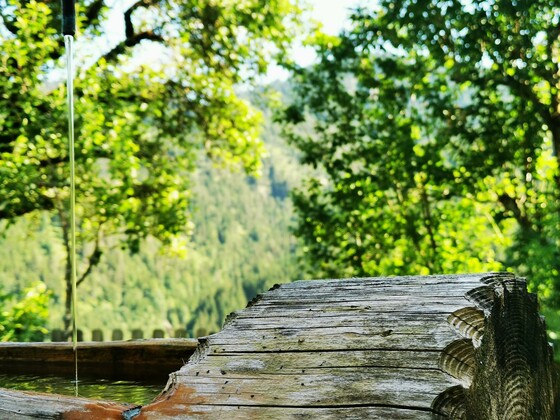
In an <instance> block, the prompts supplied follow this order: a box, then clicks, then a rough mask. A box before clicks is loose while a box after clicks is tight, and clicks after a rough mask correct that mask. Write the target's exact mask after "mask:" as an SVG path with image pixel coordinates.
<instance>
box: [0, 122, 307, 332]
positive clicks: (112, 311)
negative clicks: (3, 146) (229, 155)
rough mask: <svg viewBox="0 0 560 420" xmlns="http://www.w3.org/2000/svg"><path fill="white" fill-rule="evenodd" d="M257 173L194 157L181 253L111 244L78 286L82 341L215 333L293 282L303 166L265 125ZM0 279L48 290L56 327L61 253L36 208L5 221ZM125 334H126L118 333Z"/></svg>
mask: <svg viewBox="0 0 560 420" xmlns="http://www.w3.org/2000/svg"><path fill="white" fill-rule="evenodd" d="M263 137H264V141H265V144H266V150H267V155H266V157H265V159H264V165H263V168H262V175H261V176H260V177H248V176H246V175H244V174H243V173H240V172H238V173H232V172H230V171H229V170H226V169H221V168H219V167H215V166H214V165H212V163H210V162H209V161H208V160H206V159H204V158H200V162H199V164H198V165H197V167H198V169H197V171H196V172H195V174H194V177H193V179H192V186H193V197H192V202H191V206H190V207H191V211H192V217H193V226H194V227H193V236H192V241H191V242H190V243H188V245H187V252H186V255H185V256H184V257H178V256H173V255H169V254H165V253H164V252H162V250H161V248H160V245H159V243H158V242H157V241H156V240H154V239H149V240H147V241H145V242H144V243H142V245H141V247H140V251H139V252H138V253H137V254H135V255H132V254H131V253H130V252H129V251H128V250H121V249H119V248H118V247H115V248H113V249H111V250H110V251H108V252H106V253H105V254H103V256H102V257H101V261H100V263H99V265H98V266H97V267H96V268H95V269H94V270H93V272H92V274H91V277H90V278H88V279H87V280H86V281H85V282H84V283H83V284H82V285H81V286H80V287H79V290H78V300H79V301H78V325H79V328H80V329H82V330H84V333H85V334H86V338H87V337H88V336H89V333H90V331H91V330H92V329H97V328H100V329H102V330H104V332H105V336H108V334H109V333H110V331H111V330H112V329H114V328H121V329H123V330H124V331H128V334H130V331H131V330H132V329H135V328H140V329H143V330H144V331H145V333H146V334H148V333H150V332H151V330H153V329H155V328H161V329H164V330H168V331H169V330H175V329H178V328H185V327H186V328H187V330H188V333H189V335H192V336H195V335H200V334H205V333H208V332H212V331H217V330H218V329H219V328H221V324H222V322H223V319H224V317H225V316H226V315H227V314H228V313H230V312H232V311H234V310H236V309H240V308H242V307H244V306H245V305H246V303H247V301H248V300H250V299H251V298H253V297H254V296H255V294H256V293H258V292H262V291H263V290H266V289H267V288H269V287H270V286H271V285H272V284H274V283H281V282H289V281H292V280H295V279H297V278H301V274H300V270H299V269H298V262H297V259H296V246H295V240H294V238H293V237H292V236H291V234H290V233H289V224H290V221H291V219H292V217H293V216H292V214H293V213H292V208H291V201H290V199H289V196H288V192H289V189H290V188H292V187H293V186H294V184H295V183H297V182H298V179H299V176H300V172H301V169H300V168H299V167H298V164H297V159H296V158H295V155H294V152H293V151H290V149H289V148H288V147H287V146H286V145H285V144H284V142H283V140H282V139H281V138H280V137H279V136H278V133H277V129H276V128H275V127H273V126H272V125H271V124H268V125H267V126H266V127H265V132H264V134H263ZM3 233H4V235H3V237H2V238H1V239H0V278H1V279H2V284H3V286H4V291H6V292H17V291H20V290H22V289H23V288H25V287H27V286H29V285H31V284H33V283H35V282H37V281H42V282H44V283H46V284H47V286H48V288H49V289H50V290H52V292H53V297H52V300H51V303H50V305H49V309H50V316H49V327H50V328H62V317H63V313H64V302H63V300H62V299H63V290H64V284H63V279H64V276H63V270H64V261H65V252H64V248H63V245H62V242H61V241H62V239H61V232H60V226H59V221H58V220H57V218H56V217H55V216H52V215H50V214H48V213H46V212H43V213H34V214H33V215H29V216H27V217H25V218H22V219H20V220H19V221H18V222H17V223H15V224H14V225H12V226H10V227H7V226H6V224H5V223H4V225H3ZM125 338H126V334H125Z"/></svg>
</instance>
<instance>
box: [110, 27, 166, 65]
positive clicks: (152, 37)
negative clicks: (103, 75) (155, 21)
mask: <svg viewBox="0 0 560 420" xmlns="http://www.w3.org/2000/svg"><path fill="white" fill-rule="evenodd" d="M144 40H148V41H154V42H165V40H164V39H163V37H162V36H161V35H158V34H156V33H154V32H153V31H145V32H140V33H138V34H135V35H134V36H133V37H132V38H127V39H125V40H124V41H123V42H121V43H119V44H117V46H115V47H114V48H113V49H112V50H111V51H109V52H108V53H107V54H105V55H104V56H103V58H104V59H105V60H106V61H108V62H109V61H113V60H115V59H116V58H117V57H118V56H119V55H121V54H122V53H124V52H125V51H126V49H127V48H130V47H133V46H135V45H138V44H140V43H141V42H142V41H144Z"/></svg>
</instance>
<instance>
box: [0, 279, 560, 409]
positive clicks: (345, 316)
mask: <svg viewBox="0 0 560 420" xmlns="http://www.w3.org/2000/svg"><path fill="white" fill-rule="evenodd" d="M551 356H552V355H551V352H550V348H549V346H548V343H546V335H545V332H544V324H543V322H542V320H541V319H540V317H539V316H538V313H537V311H536V301H535V299H534V297H532V296H531V295H529V294H528V293H527V291H526V285H525V283H524V282H523V281H522V280H520V279H517V278H515V276H513V275H511V274H507V273H490V274H473V275H447V276H428V277H395V278H367V279H346V280H320V281H319V280H312V281H299V282H294V283H291V284H286V285H282V286H275V287H273V288H272V289H271V290H270V291H268V292H267V293H265V294H263V295H260V296H257V297H256V298H255V299H254V300H252V301H251V302H250V303H249V304H248V306H247V308H245V309H243V310H241V311H238V312H235V313H233V314H231V315H229V316H228V317H227V319H226V322H225V325H224V328H223V330H222V331H220V332H219V333H217V334H214V335H211V336H209V337H204V338H201V339H199V343H198V347H197V348H196V351H195V352H194V354H193V355H192V356H191V358H190V359H189V361H188V362H187V363H186V364H185V365H184V366H182V367H181V369H179V370H178V371H176V372H174V373H173V374H172V375H171V376H170V380H169V382H168V384H167V386H166V388H165V390H164V391H163V392H162V393H161V394H160V396H159V397H158V398H157V399H156V400H155V401H154V402H153V403H151V404H149V405H147V406H145V407H141V408H139V407H119V408H117V409H116V410H117V411H118V410H122V411H121V414H120V416H121V418H124V419H127V420H128V419H136V420H141V419H157V420H165V419H198V418H211V419H224V418H226V419H292V418H298V419H299V418H321V419H323V418H324V419H340V418H345V419H365V418H368V419H395V420H399V419H410V420H412V419H418V420H428V419H476V420H484V419H488V420H498V419H506V418H507V419H510V418H511V419H514V418H523V419H534V420H537V419H538V420H553V419H557V418H559V416H558V414H559V413H558V403H557V385H558V382H557V377H556V376H555V375H556V374H555V373H554V372H553V371H552V370H551V363H552V358H551ZM496 378H498V379H496ZM497 388H499V390H498V391H496V389H497ZM2 395H6V394H0V413H1V412H2V411H1V410H2V409H3V407H4V406H6V404H5V403H3V402H2ZM16 397H17V398H20V397H19V396H14V395H13V394H11V397H10V398H12V399H13V398H16ZM41 398H45V397H44V396H40V397H33V398H31V399H30V401H32V402H31V403H26V404H27V405H26V410H27V411H26V413H27V414H25V415H24V416H23V417H20V418H36V417H34V416H33V415H32V413H33V404H35V406H34V407H35V409H36V410H37V413H42V414H41V415H47V414H48V413H50V412H51V411H52V410H51V411H48V410H47V408H45V407H48V404H47V405H42V406H41V407H39V406H38V405H37V404H38V403H37V401H41ZM52 398H55V397H52ZM527 399H528V400H529V401H530V402H529V403H527V402H523V401H524V400H527ZM70 400H72V399H71V398H70V399H68V401H69V404H70V405H69V407H70V408H71V410H70V409H69V410H70V411H69V412H71V413H76V412H77V411H76V410H82V412H85V411H84V405H83V404H84V402H83V401H70ZM20 401H22V399H21V398H20ZM42 401H46V400H44V399H43V400H42ZM51 401H52V400H51ZM53 404H54V405H53V407H55V408H56V410H55V409H53V410H54V411H52V412H56V413H57V415H59V414H61V413H62V414H61V415H62V418H66V417H65V416H67V413H66V412H61V411H60V405H57V404H58V403H56V402H53ZM103 404H105V403H102V407H104V406H103ZM12 406H13V405H12ZM86 408H87V407H86ZM88 409H90V412H91V413H94V412H95V410H94V409H93V408H91V406H90V408H88ZM96 409H97V410H101V408H100V407H97V406H96ZM110 409H111V410H113V407H110ZM41 410H42V411H41ZM45 410H47V411H48V413H47V411H45ZM57 410H58V411H57ZM98 413H99V414H98V415H99V417H89V418H100V419H102V418H112V417H103V416H104V415H105V414H103V412H102V411H98ZM110 413H113V411H110ZM49 415H50V414H49ZM68 415H70V414H68ZM72 415H75V414H72ZM88 415H89V414H88ZM92 415H93V416H95V415H96V414H92ZM111 415H112V414H111ZM520 416H521V417H520ZM539 416H540V417H539ZM555 416H556V417H555ZM0 417H1V416H0ZM14 418H16V417H14ZM45 418H54V417H48V416H47V417H45ZM68 418H80V417H68ZM82 418H86V417H82Z"/></svg>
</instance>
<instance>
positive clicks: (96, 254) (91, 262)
mask: <svg viewBox="0 0 560 420" xmlns="http://www.w3.org/2000/svg"><path fill="white" fill-rule="evenodd" d="M100 236H101V228H99V229H98V230H97V237H96V239H95V249H94V250H93V252H92V253H91V255H90V256H89V258H88V267H87V269H86V271H84V272H83V274H82V275H81V276H80V278H79V279H78V281H77V282H76V287H78V286H79V285H80V284H82V283H83V282H84V280H85V279H86V278H87V277H88V276H89V275H90V274H91V271H92V270H93V268H94V267H95V266H97V265H98V264H99V261H101V256H102V255H103V251H101V247H100V245H99V238H100Z"/></svg>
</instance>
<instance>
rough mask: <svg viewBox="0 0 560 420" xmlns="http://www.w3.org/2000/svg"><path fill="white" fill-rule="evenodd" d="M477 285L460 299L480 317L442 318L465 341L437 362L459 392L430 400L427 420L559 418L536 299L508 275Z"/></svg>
mask: <svg viewBox="0 0 560 420" xmlns="http://www.w3.org/2000/svg"><path fill="white" fill-rule="evenodd" d="M481 281H482V282H483V283H485V284H486V285H487V286H482V287H478V288H476V289H473V290H471V291H469V292H467V294H466V295H465V297H466V298H467V299H468V300H470V301H471V302H473V303H474V304H475V305H476V306H477V307H478V309H480V310H481V312H479V313H478V314H477V313H476V312H474V311H475V310H476V308H475V309H473V308H470V309H469V310H468V311H466V310H465V311H463V312H461V310H460V311H457V312H456V313H455V314H452V315H451V316H450V317H449V318H448V321H449V322H450V324H451V325H452V326H453V327H454V328H456V329H457V330H458V332H459V333H461V334H462V335H465V332H467V334H466V336H467V337H468V338H470V339H471V340H470V341H469V340H457V342H453V343H451V344H450V345H449V346H447V347H446V349H445V350H444V351H443V353H442V355H441V357H440V367H441V368H442V370H444V371H445V372H447V373H448V374H450V375H451V376H454V377H456V378H458V379H460V380H462V381H463V385H462V386H461V387H462V388H463V390H460V389H458V388H457V387H453V388H450V389H448V390H446V391H444V392H443V393H441V394H440V395H439V396H438V397H436V399H435V400H434V402H433V404H432V410H433V411H434V415H433V418H434V419H439V418H450V419H457V420H462V419H502V418H504V419H506V418H507V419H525V420H554V419H558V418H560V404H559V401H558V399H559V396H560V395H559V392H558V384H559V378H558V372H557V370H556V368H555V366H554V362H553V352H552V348H551V346H550V345H549V343H548V340H547V335H546V327H545V323H544V321H543V319H542V318H541V317H540V315H539V313H538V304H537V299H536V296H535V295H534V294H531V293H528V292H527V284H526V282H525V280H523V279H518V278H516V277H514V276H512V275H504V274H500V275H496V276H489V277H487V278H484V279H482V280H481ZM482 312H483V313H484V322H483V326H482V328H481V322H480V320H479V319H478V318H479V316H478V315H479V314H480V313H482ZM454 315H455V316H454ZM475 315H476V316H475ZM461 317H462V318H461ZM461 320H463V321H465V320H466V321H465V322H466V324H468V325H467V327H465V322H461ZM473 320H474V321H473ZM472 325H475V326H476V328H475V327H472ZM481 333H482V337H481ZM469 335H471V336H470V337H469ZM473 364H474V366H473ZM465 375H466V376H468V380H465V379H466V378H463V377H462V376H465ZM442 416H443V417H442Z"/></svg>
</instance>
